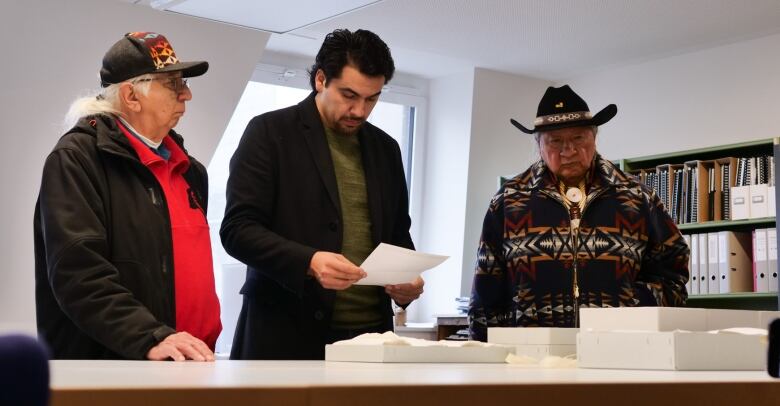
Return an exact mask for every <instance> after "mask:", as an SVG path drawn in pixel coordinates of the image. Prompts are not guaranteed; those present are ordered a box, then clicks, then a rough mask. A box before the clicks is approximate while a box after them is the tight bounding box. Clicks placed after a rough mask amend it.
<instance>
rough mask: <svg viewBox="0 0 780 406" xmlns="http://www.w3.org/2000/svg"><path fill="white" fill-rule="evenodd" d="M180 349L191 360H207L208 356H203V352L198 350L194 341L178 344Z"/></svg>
mask: <svg viewBox="0 0 780 406" xmlns="http://www.w3.org/2000/svg"><path fill="white" fill-rule="evenodd" d="M177 348H178V349H179V351H181V352H182V353H183V354H184V356H185V357H187V358H188V359H191V360H195V361H205V360H206V358H205V357H204V356H203V354H201V353H200V351H198V349H197V348H195V345H194V344H192V343H182V344H180V345H178V346H177Z"/></svg>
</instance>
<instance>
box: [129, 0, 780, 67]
mask: <svg viewBox="0 0 780 406" xmlns="http://www.w3.org/2000/svg"><path fill="white" fill-rule="evenodd" d="M124 1H126V2H131V3H136V4H138V5H141V6H151V7H155V8H158V9H161V10H169V11H176V12H180V13H183V14H190V15H197V16H200V17H205V18H211V19H214V20H219V21H225V22H230V23H234V24H239V25H243V26H250V27H253V28H257V29H265V30H266V31H274V30H275V31H282V30H280V29H279V27H278V25H277V26H276V27H275V28H274V27H272V28H268V27H269V25H271V24H270V23H269V22H268V21H265V22H264V21H263V18H261V17H263V16H264V17H265V18H266V19H268V18H269V15H270V19H271V20H272V21H276V20H279V19H281V18H283V17H285V18H286V17H289V16H290V15H301V16H302V18H301V21H295V22H294V23H292V24H288V26H295V27H298V28H294V29H291V30H290V31H287V32H284V33H278V34H273V35H272V36H271V39H270V40H269V43H268V48H267V49H268V50H270V51H272V53H274V54H277V55H278V54H284V55H290V56H291V57H303V58H305V59H307V60H311V59H312V58H313V56H314V55H315V54H316V52H317V50H318V49H319V46H320V44H321V42H322V39H323V38H324V36H325V34H326V33H328V32H330V31H332V30H334V29H336V28H349V29H357V28H366V29H370V30H372V31H374V32H376V33H377V34H379V35H380V36H381V37H382V38H383V39H384V40H385V42H387V43H388V45H389V46H390V48H391V50H392V52H393V56H394V59H395V61H396V66H397V68H398V70H399V71H401V72H404V73H409V74H414V75H419V76H422V77H427V78H430V77H435V76H440V75H446V74H448V73H451V72H457V71H462V70H464V69H467V68H471V67H482V68H488V69H492V70H497V71H502V72H508V73H514V74H520V75H526V76H531V77H537V78H542V79H547V80H552V81H556V80H562V79H566V78H570V77H572V76H577V75H582V74H586V73H589V72H593V71H598V70H602V69H607V68H610V67H615V66H621V65H627V64H634V63H640V62H644V61H648V60H652V59H658V58H664V57H668V56H673V55H678V54H683V53H689V52H695V51H699V50H703V49H707V48H711V47H716V46H721V45H725V44H730V43H734V42H739V41H744V40H748V39H753V38H758V37H762V36H766V35H771V34H776V33H780V1H778V0H749V1H734V0H578V1H573V0H481V1H475V0H383V1H368V0H364V1H344V0H338V1H336V0H329V1H328V2H327V3H323V2H319V1H317V0H286V1H279V2H274V3H273V5H274V7H266V8H265V12H263V13H259V12H256V13H254V14H252V13H251V12H249V11H248V10H249V9H251V7H250V8H247V7H248V5H249V4H251V3H256V2H254V1H252V0H222V1H220V2H219V9H218V10H216V9H215V8H214V7H213V6H208V4H209V3H212V4H213V3H215V2H209V1H203V0H124ZM312 4H320V5H321V4H328V5H331V6H330V7H331V9H330V11H329V12H330V14H329V16H325V17H323V15H312V13H301V12H300V10H302V9H306V8H307V7H310V6H311V5H312ZM353 9H354V10H353ZM350 10H352V11H350ZM269 13H278V14H275V15H274V14H269ZM260 14H262V16H261V15H260ZM325 14H328V11H327V10H326V11H325ZM330 16H332V17H330ZM328 17H329V18H328ZM307 19H308V20H307ZM296 24H297V25H296Z"/></svg>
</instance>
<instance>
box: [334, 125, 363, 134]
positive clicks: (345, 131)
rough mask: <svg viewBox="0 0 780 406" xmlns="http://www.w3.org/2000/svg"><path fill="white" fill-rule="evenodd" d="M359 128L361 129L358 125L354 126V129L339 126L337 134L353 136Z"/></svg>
mask: <svg viewBox="0 0 780 406" xmlns="http://www.w3.org/2000/svg"><path fill="white" fill-rule="evenodd" d="M360 127H362V124H361V125H358V126H355V127H350V126H345V125H340V126H339V132H340V133H342V134H344V135H353V134H356V133H357V132H358V131H359V130H360Z"/></svg>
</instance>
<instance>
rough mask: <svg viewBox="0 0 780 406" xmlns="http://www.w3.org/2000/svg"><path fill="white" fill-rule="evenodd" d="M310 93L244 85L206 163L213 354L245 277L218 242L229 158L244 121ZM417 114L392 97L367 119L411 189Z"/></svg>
mask: <svg viewBox="0 0 780 406" xmlns="http://www.w3.org/2000/svg"><path fill="white" fill-rule="evenodd" d="M309 92H310V91H309V90H308V89H301V88H295V87H289V86H282V85H275V84H268V83H261V82H249V83H248V85H247V87H246V89H244V93H243V95H242V96H241V99H240V100H239V102H238V105H237V106H236V109H235V111H234V112H233V117H232V118H231V119H230V122H229V123H228V126H227V128H226V129H225V133H224V134H223V136H222V139H221V140H220V142H219V145H218V146H217V149H216V151H215V153H214V156H213V158H212V159H211V162H210V163H209V166H208V172H209V211H208V221H209V227H210V229H211V244H212V251H213V254H214V277H215V279H216V288H217V294H218V295H219V298H220V303H221V305H222V325H223V331H222V335H221V336H220V338H219V341H218V342H217V352H218V353H229V352H230V347H231V344H232V341H233V333H234V331H235V326H236V319H237V317H238V313H239V311H240V310H241V296H240V295H239V293H238V292H239V290H240V288H241V286H242V284H243V282H244V278H245V272H244V270H245V266H244V265H243V264H241V263H240V262H238V261H237V260H235V259H234V258H232V257H230V256H229V255H228V254H227V253H226V252H225V250H224V248H222V243H221V242H220V239H219V227H220V224H221V223H222V218H223V216H224V213H225V203H226V202H225V189H226V186H227V180H228V176H229V165H230V158H231V157H232V156H233V152H234V151H235V150H236V147H238V143H239V142H240V140H241V136H242V135H243V133H244V129H245V128H246V125H247V123H249V121H250V120H251V119H252V118H253V117H255V116H257V115H259V114H263V113H265V112H268V111H273V110H277V109H280V108H284V107H288V106H292V105H294V104H297V103H299V102H300V101H301V100H303V99H304V98H306V96H307V95H308V94H309ZM383 98H384V95H383ZM417 111H418V108H417V107H416V106H413V105H405V104H401V103H398V102H397V98H393V101H385V100H382V99H380V101H379V103H377V105H376V106H375V107H374V110H373V111H372V112H371V115H370V116H369V120H368V121H369V122H371V123H372V124H374V125H376V126H377V127H379V128H381V129H383V130H384V131H385V132H387V133H388V134H389V135H391V136H392V137H393V138H395V140H396V141H397V142H398V144H399V146H400V147H401V157H402V160H403V164H404V168H405V171H406V180H407V184H408V185H409V187H410V190H411V189H412V177H411V173H412V171H411V168H412V161H413V160H412V158H411V157H412V156H413V155H412V152H413V148H412V146H413V144H414V142H413V141H414V137H413V135H414V130H415V125H416V120H415V115H416V112H417ZM410 207H412V205H410Z"/></svg>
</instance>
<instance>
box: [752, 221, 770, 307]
mask: <svg viewBox="0 0 780 406" xmlns="http://www.w3.org/2000/svg"><path fill="white" fill-rule="evenodd" d="M768 271H769V266H768V264H767V250H766V229H759V230H753V291H754V292H768V291H769V284H768V283H767V281H768V278H767V272H768Z"/></svg>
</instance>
